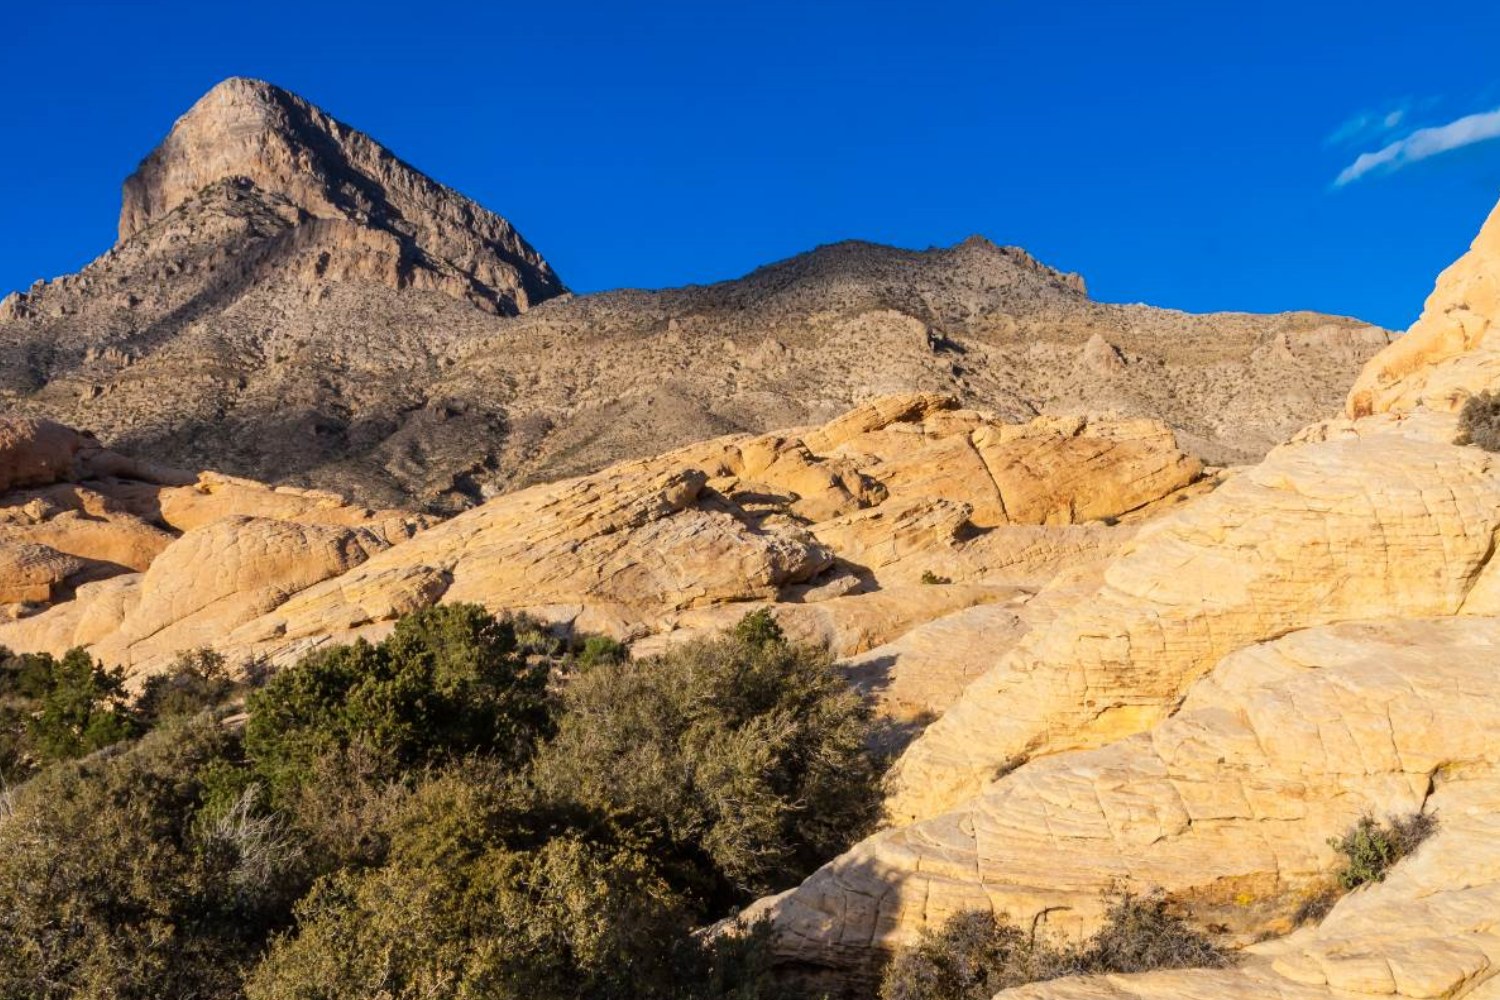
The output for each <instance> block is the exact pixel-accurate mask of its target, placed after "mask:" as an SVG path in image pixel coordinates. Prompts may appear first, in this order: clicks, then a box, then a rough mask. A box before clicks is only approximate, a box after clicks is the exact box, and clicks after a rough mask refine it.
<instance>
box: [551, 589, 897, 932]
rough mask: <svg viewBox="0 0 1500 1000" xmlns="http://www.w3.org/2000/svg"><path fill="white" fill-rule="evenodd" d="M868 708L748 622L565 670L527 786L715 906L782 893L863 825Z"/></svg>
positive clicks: (868, 805) (840, 682)
mask: <svg viewBox="0 0 1500 1000" xmlns="http://www.w3.org/2000/svg"><path fill="white" fill-rule="evenodd" d="M869 732H870V715H869V711H868V709H867V708H866V706H865V705H864V703H863V702H862V700H861V699H860V697H859V696H858V695H857V694H856V693H855V692H854V691H853V690H851V689H850V687H849V686H848V684H847V683H846V682H845V681H844V679H843V678H842V677H841V676H839V674H838V673H837V672H835V671H834V669H833V666H832V662H831V658H830V657H829V656H828V654H827V653H826V652H825V651H823V650H821V649H817V648H813V647H808V646H798V645H794V644H791V643H788V642H787V641H786V639H785V637H784V636H783V635H782V633H781V629H780V628H779V627H778V626H777V625H776V622H775V620H774V618H772V617H771V616H770V615H768V614H764V613H761V612H757V613H755V614H753V615H749V616H747V617H746V618H745V619H744V620H743V621H741V622H740V623H739V625H738V626H737V627H736V628H735V629H734V631H733V632H732V633H731V634H729V635H726V636H724V637H722V638H719V639H714V640H701V641H696V642H692V643H687V644H684V645H682V646H679V647H677V648H675V649H673V650H671V651H669V652H667V653H665V654H663V655H661V656H658V657H652V658H648V659H644V660H639V661H635V662H626V663H618V664H609V665H604V666H596V667H594V668H592V669H586V670H582V671H580V672H579V674H578V675H577V676H576V677H574V678H573V679H572V680H571V681H570V682H569V684H568V685H567V686H566V688H565V690H564V692H563V694H562V704H561V713H560V716H559V724H558V732H557V736H556V738H555V739H554V740H553V741H552V742H550V743H549V744H548V745H547V746H546V747H544V748H543V749H542V750H541V751H540V752H539V754H538V757H537V760H536V767H535V778H536V781H537V784H538V786H539V787H540V788H541V789H543V790H544V791H545V792H546V793H547V794H549V795H552V796H553V797H556V798H565V799H571V800H572V801H574V802H576V803H577V804H578V805H580V806H581V807H583V808H585V809H587V810H590V811H592V812H594V813H597V814H600V815H604V816H610V817H617V818H618V819H619V822H620V823H622V824H624V825H628V826H629V827H630V828H631V829H632V830H633V831H635V832H636V834H637V835H638V836H641V837H644V838H646V839H647V840H648V841H649V842H650V843H651V844H652V850H653V851H654V852H656V853H657V856H659V857H664V858H668V859H674V860H675V861H676V862H677V863H679V865H680V867H681V869H682V870H683V871H684V872H695V873H697V874H698V875H700V876H702V877H704V878H706V880H707V882H706V884H705V885H704V886H703V887H702V888H703V889H704V891H705V892H707V893H708V894H709V895H712V896H714V898H715V899H717V900H719V901H721V902H722V901H723V900H724V899H727V898H743V897H744V896H747V895H755V894H760V893H764V892H767V891H772V890H776V889H781V888H786V887H788V886H790V885H794V884H796V883H797V882H798V881H800V880H801V879H802V878H803V877H805V876H806V875H807V874H809V873H810V872H811V871H812V870H813V868H815V867H817V865H819V864H821V863H822V862H824V861H826V860H828V858H830V857H832V856H833V855H835V854H837V853H838V852H839V851H840V850H842V849H843V848H844V847H846V846H848V844H849V843H850V842H852V840H854V839H856V838H857V837H858V836H859V835H860V834H861V833H862V832H863V831H864V830H865V829H866V828H867V827H868V825H869V823H870V822H871V821H872V820H873V818H874V813H875V810H876V808H877V803H878V795H877V781H878V768H877V767H876V764H875V762H874V761H873V760H872V759H871V757H870V755H869V754H868V752H867V751H866V749H865V740H866V737H867V736H868V734H869Z"/></svg>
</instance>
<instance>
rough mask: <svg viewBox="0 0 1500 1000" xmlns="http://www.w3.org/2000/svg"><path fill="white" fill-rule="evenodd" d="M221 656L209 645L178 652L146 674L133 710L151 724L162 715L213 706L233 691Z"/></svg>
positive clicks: (168, 715)
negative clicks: (162, 668)
mask: <svg viewBox="0 0 1500 1000" xmlns="http://www.w3.org/2000/svg"><path fill="white" fill-rule="evenodd" d="M235 688H236V685H235V683H234V680H233V679H232V678H231V677H230V676H229V668H228V666H227V665H226V664H225V662H224V657H223V656H221V655H220V654H218V653H216V652H214V651H213V650H212V649H207V648H204V649H195V650H193V651H192V652H189V653H179V654H178V655H177V659H175V660H173V661H172V665H171V666H170V667H168V668H167V669H166V670H165V671H164V672H162V673H159V674H153V675H152V676H150V677H148V678H146V681H145V683H144V684H143V685H142V687H141V693H140V696H139V697H138V698H137V699H136V703H135V710H136V714H137V715H138V716H140V718H141V720H142V722H144V723H145V724H146V725H151V726H154V725H156V724H157V723H159V722H161V721H162V720H164V719H170V718H175V717H177V716H182V715H196V714H198V713H199V712H201V711H204V710H205V709H210V708H217V707H218V706H219V705H222V704H223V703H224V702H225V701H227V700H228V699H229V698H230V696H231V695H233V694H234V692H235Z"/></svg>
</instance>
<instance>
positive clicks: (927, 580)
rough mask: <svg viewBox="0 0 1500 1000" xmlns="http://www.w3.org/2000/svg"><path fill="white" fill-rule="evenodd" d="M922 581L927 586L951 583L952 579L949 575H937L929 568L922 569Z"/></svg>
mask: <svg viewBox="0 0 1500 1000" xmlns="http://www.w3.org/2000/svg"><path fill="white" fill-rule="evenodd" d="M922 582H923V583H924V584H927V585H928V586H938V585H940V584H945V583H952V582H953V580H952V578H951V577H946V576H938V575H937V574H936V573H934V572H933V571H932V570H930V569H924V570H923V571H922Z"/></svg>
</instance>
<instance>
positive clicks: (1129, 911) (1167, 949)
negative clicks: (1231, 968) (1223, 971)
mask: <svg viewBox="0 0 1500 1000" xmlns="http://www.w3.org/2000/svg"><path fill="white" fill-rule="evenodd" d="M1078 964H1079V965H1080V966H1082V968H1083V970H1084V971H1087V972H1090V973H1109V972H1152V971H1154V970H1156V969H1213V968H1219V967H1222V966H1225V965H1228V964H1229V956H1228V955H1227V953H1225V952H1224V951H1223V950H1221V949H1220V948H1219V947H1218V946H1216V945H1215V944H1214V943H1213V942H1212V941H1211V940H1210V939H1209V938H1208V937H1206V936H1205V935H1204V934H1203V933H1202V932H1200V931H1199V930H1197V929H1196V928H1194V927H1193V926H1192V925H1191V924H1189V923H1188V922H1187V920H1185V919H1184V918H1183V917H1182V916H1181V915H1179V914H1177V913H1174V912H1172V910H1171V907H1170V906H1169V904H1168V901H1167V899H1166V897H1165V896H1162V895H1159V894H1157V895H1149V896H1135V895H1132V894H1130V893H1125V894H1123V895H1121V896H1118V897H1117V898H1116V899H1115V900H1114V901H1113V902H1112V903H1111V904H1110V907H1109V913H1108V915H1107V917H1106V919H1105V922H1104V926H1103V927H1101V928H1099V931H1098V932H1097V933H1096V934H1095V935H1094V936H1093V937H1092V938H1090V939H1089V940H1088V942H1087V943H1086V944H1085V946H1084V948H1083V949H1082V953H1081V955H1080V957H1079V960H1078Z"/></svg>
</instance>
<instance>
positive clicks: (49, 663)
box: [0, 649, 141, 781]
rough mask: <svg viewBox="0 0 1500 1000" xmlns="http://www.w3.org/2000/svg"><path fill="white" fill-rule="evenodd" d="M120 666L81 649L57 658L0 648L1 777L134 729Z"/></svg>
mask: <svg viewBox="0 0 1500 1000" xmlns="http://www.w3.org/2000/svg"><path fill="white" fill-rule="evenodd" d="M140 730H141V727H140V725H139V724H138V723H137V721H136V719H135V718H134V716H133V715H132V714H131V713H130V711H129V709H128V708H127V706H126V699H125V681H124V676H123V674H122V673H121V672H120V671H119V670H105V669H104V668H103V666H101V665H100V664H99V663H97V662H96V661H95V660H94V659H93V658H92V657H90V656H89V655H88V653H86V652H85V651H84V650H82V649H73V650H69V651H68V653H67V655H65V656H64V657H63V658H62V659H61V660H59V659H56V658H54V657H52V656H49V655H47V654H45V653H39V654H31V653H21V654H16V653H11V652H10V651H9V650H3V649H0V778H4V779H5V780H7V781H14V780H17V779H21V778H25V777H26V776H28V775H29V774H31V773H33V772H34V771H35V770H36V769H37V768H38V767H40V766H42V765H45V764H47V763H50V762H52V761H60V760H71V759H73V758H76V757H81V756H83V755H85V754H89V753H92V752H94V751H95V750H99V749H101V748H103V747H107V746H109V745H111V744H113V743H118V742H120V741H121V740H124V739H128V738H130V737H132V736H135V735H138V734H139V732H140Z"/></svg>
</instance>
